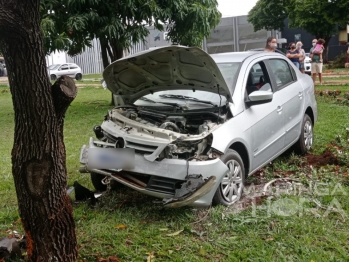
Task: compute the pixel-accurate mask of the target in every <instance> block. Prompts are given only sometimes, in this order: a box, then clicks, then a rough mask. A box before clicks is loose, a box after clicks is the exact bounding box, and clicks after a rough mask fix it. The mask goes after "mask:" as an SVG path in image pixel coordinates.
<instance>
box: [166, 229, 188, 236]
mask: <svg viewBox="0 0 349 262" xmlns="http://www.w3.org/2000/svg"><path fill="white" fill-rule="evenodd" d="M183 230H184V229H181V230H178V231H176V232H174V233H171V234H167V235H166V236H168V237H173V236H177V235H179V234H180V233H182V232H183Z"/></svg>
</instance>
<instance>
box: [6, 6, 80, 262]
mask: <svg viewBox="0 0 349 262" xmlns="http://www.w3.org/2000/svg"><path fill="white" fill-rule="evenodd" d="M39 4H40V1H39V0H26V1H20V0H0V14H1V16H0V46H1V49H2V51H3V54H4V57H5V60H6V65H7V69H8V72H9V73H8V77H9V83H10V90H11V93H12V100H13V107H14V111H15V130H14V145H13V149H12V172H13V177H14V183H15V187H16V192H17V199H18V207H19V214H20V217H21V220H22V223H23V227H24V230H25V234H26V237H27V254H28V260H29V261H45V262H46V261H64V262H69V261H75V260H76V258H77V242H76V236H75V230H74V229H75V225H74V220H73V215H72V206H71V202H70V199H69V197H68V195H67V193H66V181H67V171H66V153H65V146H64V142H63V119H64V115H65V112H66V109H67V107H68V106H69V104H70V103H71V102H72V100H73V99H74V98H75V96H76V92H77V89H76V86H75V84H74V82H73V80H71V79H70V78H69V77H64V78H62V79H59V80H58V81H57V82H56V84H55V85H53V86H52V87H51V84H50V81H49V78H48V73H47V69H46V62H45V54H44V49H43V40H42V34H41V28H40V17H39Z"/></svg>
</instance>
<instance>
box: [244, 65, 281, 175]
mask: <svg viewBox="0 0 349 262" xmlns="http://www.w3.org/2000/svg"><path fill="white" fill-rule="evenodd" d="M247 72H248V73H247V81H246V92H245V93H246V95H247V96H248V95H249V94H250V93H251V92H256V91H257V92H259V91H270V92H273V99H272V100H271V101H269V102H264V103H261V104H255V105H252V106H248V103H246V109H245V112H244V114H245V116H244V118H245V119H247V120H246V121H249V122H250V127H251V133H250V134H251V141H252V148H251V150H252V152H253V160H252V161H253V163H252V170H254V169H256V168H258V167H259V166H261V165H262V164H264V163H265V162H267V161H269V160H270V159H272V158H273V157H274V156H275V155H277V154H278V153H279V152H280V151H281V150H282V149H283V147H284V139H285V134H284V133H285V130H284V115H283V114H282V108H281V101H282V99H281V95H280V94H279V92H274V90H273V83H272V82H271V78H270V75H269V73H268V70H267V67H266V64H265V63H264V62H263V61H261V62H258V63H255V64H253V65H252V66H251V68H250V70H248V71H247ZM267 83H268V84H269V85H266V84H267ZM270 87H272V88H270ZM265 88H268V90H265ZM248 100H249V99H248V98H247V100H246V101H248Z"/></svg>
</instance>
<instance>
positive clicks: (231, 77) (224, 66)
mask: <svg viewBox="0 0 349 262" xmlns="http://www.w3.org/2000/svg"><path fill="white" fill-rule="evenodd" d="M240 65H241V63H240V62H232V63H219V64H217V66H218V68H219V70H220V71H221V73H222V75H223V78H224V80H225V82H226V83H227V86H228V88H229V90H230V91H231V93H234V89H235V85H234V84H235V81H236V78H237V77H238V73H239V68H240Z"/></svg>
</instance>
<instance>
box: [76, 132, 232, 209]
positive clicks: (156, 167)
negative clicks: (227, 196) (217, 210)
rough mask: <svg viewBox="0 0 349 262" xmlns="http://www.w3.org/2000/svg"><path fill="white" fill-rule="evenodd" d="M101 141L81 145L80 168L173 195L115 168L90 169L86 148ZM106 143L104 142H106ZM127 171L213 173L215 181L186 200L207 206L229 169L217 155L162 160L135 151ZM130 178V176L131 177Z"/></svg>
mask: <svg viewBox="0 0 349 262" xmlns="http://www.w3.org/2000/svg"><path fill="white" fill-rule="evenodd" d="M97 143H98V144H103V143H104V142H101V141H95V140H94V139H93V138H92V137H91V138H90V141H89V145H88V146H86V145H84V146H83V147H82V149H81V154H80V162H81V163H82V164H83V165H84V166H83V167H82V168H81V169H80V172H95V173H99V174H101V175H105V176H109V177H110V178H111V179H114V180H116V181H117V182H119V183H121V184H124V185H126V186H128V187H130V188H132V189H134V190H137V191H139V192H141V193H144V194H147V195H151V196H154V197H158V198H163V199H169V198H173V197H174V194H171V193H164V192H160V191H158V190H154V189H152V188H148V187H147V186H140V185H139V184H137V183H133V182H132V181H130V180H127V179H124V178H123V177H122V176H121V175H118V173H119V171H120V170H118V169H117V168H115V169H109V170H105V169H103V170H102V169H92V168H89V164H88V150H89V148H93V147H96V144H97ZM105 144H107V143H105ZM123 171H126V172H127V173H128V176H132V173H136V174H145V175H149V176H152V177H153V178H155V179H162V178H163V179H170V180H171V179H173V180H181V181H183V182H184V181H185V180H186V176H187V175H189V174H201V175H202V177H203V178H204V179H207V178H209V177H211V176H215V177H216V183H215V184H214V186H213V187H212V189H211V190H210V191H209V192H208V193H207V194H205V195H203V196H202V197H200V198H199V199H197V200H196V201H194V202H192V203H190V204H188V205H189V206H201V207H204V206H209V205H210V204H211V202H212V198H213V196H214V194H215V192H216V190H217V188H218V186H219V185H220V183H221V181H222V179H223V177H224V175H225V174H226V172H228V168H227V166H226V165H225V164H224V163H223V162H222V161H221V160H220V159H219V158H217V159H214V160H207V161H196V162H194V161H186V160H182V159H163V160H161V161H154V162H150V161H148V160H146V159H145V158H144V156H143V155H141V154H138V153H135V167H134V168H133V169H128V170H126V169H124V170H123ZM131 180H132V178H131Z"/></svg>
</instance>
